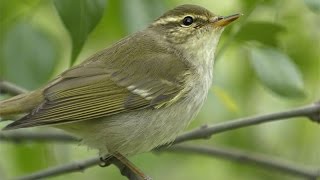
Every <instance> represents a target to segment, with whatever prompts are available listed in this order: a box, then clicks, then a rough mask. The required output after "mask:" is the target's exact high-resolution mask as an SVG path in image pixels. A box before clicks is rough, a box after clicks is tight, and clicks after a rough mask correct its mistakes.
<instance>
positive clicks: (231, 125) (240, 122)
mask: <svg viewBox="0 0 320 180" xmlns="http://www.w3.org/2000/svg"><path fill="white" fill-rule="evenodd" d="M295 117H308V118H310V119H311V120H312V121H316V122H319V119H320V118H319V117H320V103H319V102H317V103H314V104H311V105H308V106H304V107H299V108H296V109H291V110H288V111H283V112H277V113H271V114H265V115H260V116H254V117H248V118H240V119H236V120H232V121H228V122H222V123H219V124H214V125H210V126H207V127H206V126H203V127H200V128H198V129H195V130H191V131H189V132H187V133H184V134H182V135H181V136H178V137H177V138H176V140H175V141H174V144H177V143H181V142H184V141H190V140H195V139H203V138H210V136H212V135H213V134H218V133H222V132H225V131H230V130H234V129H237V128H242V127H248V126H252V125H257V124H261V123H266V122H273V121H278V120H284V119H289V118H295Z"/></svg>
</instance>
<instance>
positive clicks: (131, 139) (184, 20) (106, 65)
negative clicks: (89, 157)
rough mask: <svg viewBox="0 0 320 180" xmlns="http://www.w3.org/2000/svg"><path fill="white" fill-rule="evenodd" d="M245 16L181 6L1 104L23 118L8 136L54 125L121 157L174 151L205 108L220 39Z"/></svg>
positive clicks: (0, 110) (3, 111)
mask: <svg viewBox="0 0 320 180" xmlns="http://www.w3.org/2000/svg"><path fill="white" fill-rule="evenodd" d="M239 17H240V14H233V15H230V16H219V15H216V14H214V13H212V12H210V11H209V10H207V9H205V8H203V7H201V6H198V5H190V4H186V5H180V6H177V7H175V8H173V9H171V10H169V11H167V12H165V13H164V14H163V15H162V16H160V17H159V18H157V19H156V20H155V21H153V22H152V23H151V24H150V25H149V26H147V27H146V28H145V29H143V30H141V31H138V32H136V33H133V34H131V35H128V36H127V37H124V38H123V39H121V40H119V41H118V42H116V43H114V44H112V45H111V46H109V47H107V48H105V49H103V50H101V51H98V52H97V53H95V54H93V55H92V56H90V57H89V58H87V59H86V60H84V61H83V62H82V63H80V64H78V65H76V66H73V67H71V68H70V69H67V70H66V71H64V72H62V73H61V74H60V75H58V76H57V77H56V78H55V79H53V80H52V81H50V82H49V83H48V84H47V85H45V86H44V87H42V88H39V89H37V90H34V91H31V92H28V93H25V94H22V95H18V96H16V97H12V98H10V99H8V100H4V101H2V102H0V117H5V116H9V115H15V114H23V117H22V118H20V119H17V120H15V121H14V122H12V123H10V124H9V125H7V126H6V127H5V128H4V129H3V130H12V129H19V128H28V127H36V126H51V127H54V128H58V129H62V130H64V131H67V132H69V133H71V134H74V135H75V136H77V137H80V138H81V140H82V141H81V143H82V144H84V145H87V146H89V147H91V148H94V149H98V150H99V153H100V155H107V154H111V155H116V154H118V155H121V156H123V157H128V156H132V155H136V154H139V153H143V152H147V151H150V150H152V149H154V148H156V147H158V146H161V145H164V144H168V143H170V142H172V141H174V139H175V138H176V137H177V136H178V134H179V133H181V132H182V131H183V129H185V127H187V125H188V124H189V123H190V121H191V120H192V119H193V118H194V117H195V116H196V115H197V113H198V112H199V110H200V109H201V106H202V105H203V103H204V102H205V100H206V97H207V94H208V91H209V89H210V87H211V84H212V78H213V64H214V54H215V51H216V49H217V45H218V42H219V39H220V36H221V33H222V32H223V30H224V28H225V27H226V25H228V24H229V23H231V22H233V21H234V20H236V19H238V18H239Z"/></svg>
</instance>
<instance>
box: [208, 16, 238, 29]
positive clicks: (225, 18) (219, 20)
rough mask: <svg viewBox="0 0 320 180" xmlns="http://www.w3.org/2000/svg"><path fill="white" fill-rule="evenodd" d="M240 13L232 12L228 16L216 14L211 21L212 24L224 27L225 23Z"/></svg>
mask: <svg viewBox="0 0 320 180" xmlns="http://www.w3.org/2000/svg"><path fill="white" fill-rule="evenodd" d="M241 15H242V14H233V15H230V16H218V17H215V18H214V19H212V23H213V24H214V26H218V27H225V26H226V25H228V24H230V23H231V22H233V21H235V20H236V19H238V18H239V17H240V16H241Z"/></svg>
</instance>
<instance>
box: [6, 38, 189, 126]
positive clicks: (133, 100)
mask: <svg viewBox="0 0 320 180" xmlns="http://www.w3.org/2000/svg"><path fill="white" fill-rule="evenodd" d="M135 41H136V42H135V43H142V44H141V46H145V47H143V48H131V49H130V48H129V47H126V46H127V45H126V44H122V42H119V43H117V44H116V45H115V46H113V47H111V48H109V49H106V50H104V51H102V52H100V53H97V54H96V55H94V56H93V57H91V58H89V59H88V60H87V61H84V62H83V63H82V64H80V65H78V66H75V67H73V68H71V69H69V70H67V71H65V72H64V73H62V74H61V75H60V76H59V77H58V78H57V79H56V80H54V81H53V82H52V83H50V84H49V85H48V86H47V87H46V88H45V89H44V91H43V95H44V97H45V100H44V101H43V102H42V103H41V104H40V105H39V106H38V107H36V108H35V109H34V110H33V111H32V112H31V113H30V114H28V115H26V116H25V117H23V118H21V119H20V120H18V121H15V122H13V123H11V124H9V125H8V126H7V127H6V128H5V129H16V128H23V127H32V126H40V125H52V124H61V123H72V122H76V121H84V120H90V119H97V118H102V117H106V116H112V115H115V114H119V113H123V112H128V111H136V110H140V109H147V108H165V107H166V106H170V105H171V104H172V103H174V102H175V101H177V100H179V99H181V98H183V97H184V94H185V93H186V92H187V91H188V89H186V88H185V87H187V86H185V84H186V83H187V81H188V75H189V74H190V67H189V66H188V65H187V64H185V63H184V62H183V61H181V60H178V59H177V57H176V56H175V55H174V54H172V53H171V54H170V53H167V52H168V51H167V47H165V48H164V49H165V50H163V52H165V53H161V51H159V49H160V50H161V47H158V48H157V49H156V50H154V49H150V47H149V46H147V44H145V43H144V42H140V41H141V38H140V39H139V38H138V39H136V40H135ZM121 51H124V52H121ZM115 52H116V53H115ZM154 52H156V53H157V54H152V53H154ZM124 53H125V54H126V56H125V57H121V58H122V62H126V63H115V62H116V61H117V59H119V58H120V55H121V54H124ZM151 63H152V64H153V65H150V64H151ZM146 64H148V66H146ZM130 66H135V68H136V70H135V71H129V70H130V69H132V68H130Z"/></svg>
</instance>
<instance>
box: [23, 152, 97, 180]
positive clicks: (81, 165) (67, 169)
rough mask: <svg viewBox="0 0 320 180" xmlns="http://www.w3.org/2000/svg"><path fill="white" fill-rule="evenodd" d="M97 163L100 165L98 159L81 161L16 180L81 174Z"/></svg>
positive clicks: (33, 179)
mask: <svg viewBox="0 0 320 180" xmlns="http://www.w3.org/2000/svg"><path fill="white" fill-rule="evenodd" d="M99 163H100V159H99V158H98V157H94V158H89V159H86V160H83V161H79V162H73V163H70V164H65V165H61V166H57V167H53V168H48V169H45V170H41V171H39V172H35V173H32V174H29V175H27V176H23V177H19V178H17V180H36V179H42V178H48V177H52V176H58V175H61V174H66V173H72V172H83V171H84V170H86V169H88V168H90V167H92V166H96V165H98V164H99Z"/></svg>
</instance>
